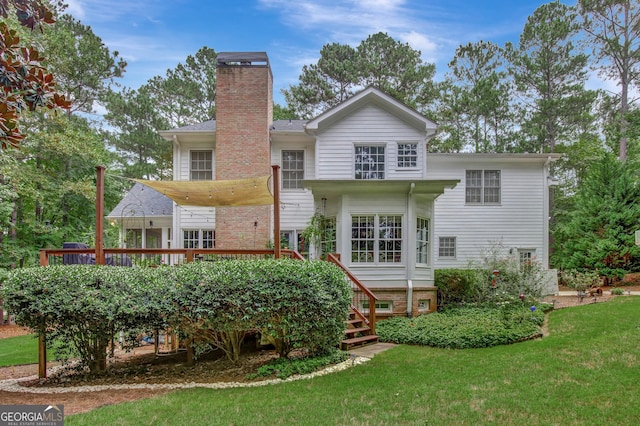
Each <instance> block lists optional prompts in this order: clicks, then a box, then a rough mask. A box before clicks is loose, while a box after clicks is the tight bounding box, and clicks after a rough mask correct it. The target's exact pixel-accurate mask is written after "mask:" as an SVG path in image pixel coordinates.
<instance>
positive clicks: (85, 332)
mask: <svg viewBox="0 0 640 426" xmlns="http://www.w3.org/2000/svg"><path fill="white" fill-rule="evenodd" d="M159 284H160V282H159V281H158V280H157V277H156V276H155V275H153V274H150V273H149V272H148V271H143V270H138V269H132V268H114V267H106V266H88V265H66V266H48V267H34V268H24V269H17V270H15V271H12V273H11V274H10V275H9V277H8V278H7V280H6V282H5V283H4V285H3V288H2V297H3V298H4V299H5V304H6V309H7V310H9V311H11V312H13V313H14V314H15V315H16V322H17V323H18V324H20V325H24V326H27V327H29V328H31V329H33V330H35V331H37V332H38V333H43V332H45V331H46V338H47V342H48V343H49V344H51V342H53V341H58V342H65V346H58V347H57V349H58V351H57V354H58V355H59V356H61V357H63V358H65V357H69V356H71V355H78V356H79V357H80V360H81V361H82V363H83V364H84V365H85V366H87V367H88V368H89V369H90V371H91V372H93V373H97V372H103V371H104V370H105V368H106V349H107V345H108V344H109V342H110V341H111V339H112V338H113V336H114V335H115V333H116V332H117V331H119V330H136V329H139V328H140V327H142V326H144V325H148V324H154V323H156V322H157V321H158V319H159V318H161V317H162V316H161V314H160V312H158V310H157V309H155V307H154V303H152V298H153V295H154V294H157V293H159V289H158V285H159ZM67 345H68V346H67Z"/></svg>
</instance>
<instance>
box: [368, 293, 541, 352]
mask: <svg viewBox="0 0 640 426" xmlns="http://www.w3.org/2000/svg"><path fill="white" fill-rule="evenodd" d="M532 306H535V305H532ZM542 311H543V310H542V309H538V308H537V307H536V309H534V310H532V309H531V307H530V306H529V305H528V304H524V305H523V304H520V303H505V304H502V305H501V306H500V307H498V308H496V307H493V308H473V307H467V308H451V309H446V310H445V311H442V312H437V313H433V314H429V315H422V316H420V317H416V318H403V317H394V318H390V319H387V320H384V321H380V322H378V324H377V325H376V333H377V334H378V336H380V339H381V340H382V341H385V342H393V343H404V344H415V345H425V346H433V347H439V348H449V349H468V348H482V347H488V346H496V345H505V344H510V343H514V342H518V341H521V340H525V339H528V338H531V337H534V336H538V335H539V333H540V326H541V325H542V322H543V321H544V313H543V312H542Z"/></svg>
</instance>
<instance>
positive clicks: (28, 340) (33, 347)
mask: <svg viewBox="0 0 640 426" xmlns="http://www.w3.org/2000/svg"><path fill="white" fill-rule="evenodd" d="M37 362H38V339H37V338H36V337H35V336H34V335H32V334H31V335H25V336H17V337H9V338H7V339H0V367H6V366H9V365H20V364H34V363H37Z"/></svg>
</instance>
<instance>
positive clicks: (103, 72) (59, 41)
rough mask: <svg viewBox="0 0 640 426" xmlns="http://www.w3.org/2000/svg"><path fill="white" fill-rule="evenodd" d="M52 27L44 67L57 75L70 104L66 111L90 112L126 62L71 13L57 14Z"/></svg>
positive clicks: (48, 36) (61, 89) (45, 44)
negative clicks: (53, 29)
mask: <svg viewBox="0 0 640 426" xmlns="http://www.w3.org/2000/svg"><path fill="white" fill-rule="evenodd" d="M54 28H55V31H51V33H49V34H47V36H46V37H45V38H44V49H45V50H46V52H47V56H48V60H47V67H48V68H49V69H50V70H51V72H53V73H54V74H55V75H56V86H57V88H58V91H59V92H60V93H64V94H65V96H66V97H67V99H69V100H70V101H71V102H72V103H73V104H72V106H71V108H70V110H69V111H70V112H72V113H73V112H76V111H78V112H86V113H92V112H94V111H93V109H94V106H95V103H97V102H98V101H99V100H100V99H101V98H102V97H103V96H104V94H105V93H106V92H107V90H108V88H109V85H110V84H112V83H113V82H114V79H115V78H119V77H122V75H123V74H124V72H125V68H126V66H127V63H126V62H125V61H124V60H123V59H122V58H120V57H119V56H120V55H119V53H118V52H117V51H114V52H110V51H109V48H108V47H107V46H106V45H105V44H104V43H103V42H102V40H101V39H100V37H98V36H97V35H96V34H95V33H94V32H93V30H92V29H91V27H89V26H87V25H84V24H82V23H81V22H80V21H78V20H76V19H75V18H74V17H72V16H71V15H68V14H64V15H62V16H60V17H59V18H58V20H57V21H56V23H55V25H54Z"/></svg>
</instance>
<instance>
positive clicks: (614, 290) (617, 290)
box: [611, 287, 624, 296]
mask: <svg viewBox="0 0 640 426" xmlns="http://www.w3.org/2000/svg"><path fill="white" fill-rule="evenodd" d="M611 294H612V295H614V296H622V295H623V294H624V290H623V289H621V288H620V287H616V288H612V289H611Z"/></svg>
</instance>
